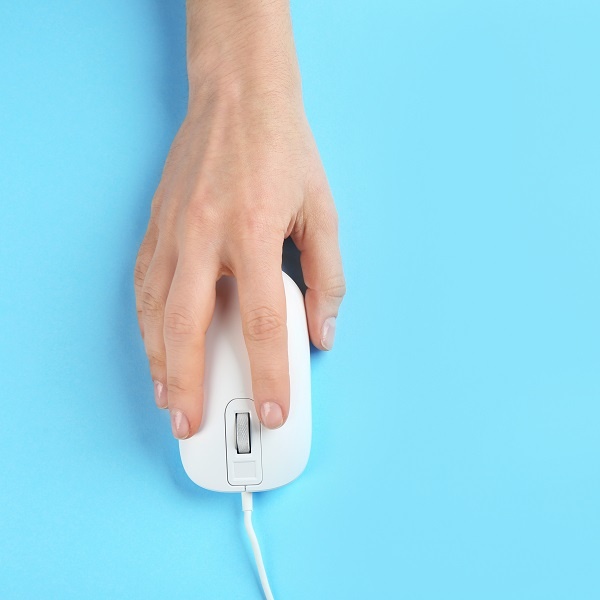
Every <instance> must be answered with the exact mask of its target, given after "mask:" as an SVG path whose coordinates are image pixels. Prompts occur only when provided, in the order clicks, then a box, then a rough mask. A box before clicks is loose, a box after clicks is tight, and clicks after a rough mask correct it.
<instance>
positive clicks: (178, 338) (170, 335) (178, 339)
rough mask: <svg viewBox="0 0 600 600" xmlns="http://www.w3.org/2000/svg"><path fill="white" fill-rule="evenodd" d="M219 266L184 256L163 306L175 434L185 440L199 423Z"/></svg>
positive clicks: (199, 257)
mask: <svg viewBox="0 0 600 600" xmlns="http://www.w3.org/2000/svg"><path fill="white" fill-rule="evenodd" d="M217 270H218V267H217V263H216V260H215V261H207V260H206V257H205V256H203V255H202V253H199V252H198V251H197V250H196V251H194V252H187V253H182V255H180V259H179V262H178V263H177V268H176V270H175V274H174V276H173V282H172V284H171V289H170V290H169V294H168V297H167V302H166V306H165V317H164V327H163V336H164V341H165V349H166V359H167V360H166V362H167V378H166V382H167V390H168V391H167V394H168V401H169V412H170V413H171V427H172V430H173V435H174V436H175V437H176V438H178V439H185V438H188V437H190V436H191V435H193V434H194V433H196V431H197V430H198V427H199V426H200V422H201V420H202V402H203V381H204V343H205V336H206V330H207V329H208V326H209V324H210V321H211V318H212V314H213V310H214V305H215V283H216V279H217Z"/></svg>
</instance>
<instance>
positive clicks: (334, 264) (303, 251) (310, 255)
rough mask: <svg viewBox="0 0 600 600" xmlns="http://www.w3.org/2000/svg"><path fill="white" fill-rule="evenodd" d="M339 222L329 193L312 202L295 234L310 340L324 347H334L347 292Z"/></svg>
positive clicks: (293, 236) (328, 348) (326, 348)
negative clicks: (337, 321)
mask: <svg viewBox="0 0 600 600" xmlns="http://www.w3.org/2000/svg"><path fill="white" fill-rule="evenodd" d="M337 222H338V221H337V212H336V210H335V206H334V204H333V199H332V198H331V196H330V195H329V194H327V195H326V196H325V197H324V200H321V199H319V200H318V201H317V202H312V203H310V204H309V205H308V208H307V212H306V217H305V220H304V222H303V223H302V227H301V228H300V229H299V230H298V231H296V232H294V234H293V235H292V238H293V240H294V243H295V244H296V246H297V247H298V250H300V263H301V265H302V273H303V276H304V282H305V283H306V286H307V290H306V296H305V304H306V317H307V320H308V331H309V334H310V339H311V341H312V343H313V344H314V345H315V346H316V347H317V348H320V349H321V350H331V349H332V348H333V342H334V338H335V326H336V318H337V315H338V311H339V308H340V304H341V303H342V299H343V298H344V294H345V293H346V283H345V279H344V270H343V267H342V257H341V255H340V247H339V242H338V224H337Z"/></svg>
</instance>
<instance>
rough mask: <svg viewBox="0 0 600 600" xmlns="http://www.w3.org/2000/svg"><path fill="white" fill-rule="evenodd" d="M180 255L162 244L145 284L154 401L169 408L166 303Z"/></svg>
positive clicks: (144, 318)
mask: <svg viewBox="0 0 600 600" xmlns="http://www.w3.org/2000/svg"><path fill="white" fill-rule="evenodd" d="M176 264H177V257H176V255H175V251H174V249H168V250H167V249H164V248H162V247H161V243H160V242H159V243H158V246H157V248H156V251H155V253H154V257H153V259H152V262H151V263H150V266H149V267H148V270H147V272H146V278H145V280H144V285H143V287H142V293H141V305H142V324H143V328H144V346H145V348H146V355H147V356H148V361H149V363H150V374H151V376H152V381H153V383H154V401H155V402H156V406H158V408H167V406H168V394H167V385H166V384H167V355H166V348H165V341H164V335H163V328H164V320H165V305H166V303H167V297H168V295H169V288H170V287H171V281H172V279H173V274H174V272H175V266H176Z"/></svg>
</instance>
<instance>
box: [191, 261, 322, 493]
mask: <svg viewBox="0 0 600 600" xmlns="http://www.w3.org/2000/svg"><path fill="white" fill-rule="evenodd" d="M282 277H283V284H284V288H285V297H286V306H287V329H288V356H289V370H290V411H289V416H288V419H287V421H286V422H285V423H284V424H283V426H282V427H280V428H279V429H273V430H272V429H267V428H266V427H263V425H262V424H261V422H260V421H259V419H258V416H257V413H256V409H255V407H254V401H253V399H252V398H253V396H252V379H251V376H250V361H249V359H248V353H247V351H246V345H245V342H244V336H243V333H242V320H241V317H240V307H239V301H238V293H237V285H236V281H235V278H233V277H222V278H221V279H220V280H219V281H218V282H217V288H216V304H215V311H214V315H213V318H212V321H211V324H210V327H209V329H208V331H207V334H206V352H205V375H204V412H203V418H202V423H201V425H200V428H199V430H198V432H197V433H196V434H195V435H193V436H192V437H190V438H188V439H186V440H181V441H180V442H179V451H180V455H181V460H182V463H183V467H184V469H185V471H186V473H187V475H188V476H189V477H190V479H191V480H192V481H193V482H194V483H196V484H198V485H199V486H201V487H203V488H205V489H207V490H213V491H217V492H244V491H248V492H251V491H265V490H271V489H274V488H277V487H280V486H283V485H286V484H287V483H289V482H290V481H292V480H293V479H295V478H296V477H298V476H299V475H300V474H301V473H302V471H303V470H304V468H305V466H306V464H307V462H308V457H309V454H310V445H311V434H312V421H311V387H310V346H309V337H308V327H307V323H306V312H305V308H304V297H303V295H302V292H301V291H300V289H299V288H298V286H297V285H296V284H295V283H294V282H293V281H292V279H291V278H290V277H289V276H288V275H286V274H285V273H282Z"/></svg>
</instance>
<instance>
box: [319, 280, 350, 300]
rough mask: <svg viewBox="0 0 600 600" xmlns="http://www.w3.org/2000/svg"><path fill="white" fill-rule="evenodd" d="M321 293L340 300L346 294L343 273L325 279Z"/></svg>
mask: <svg viewBox="0 0 600 600" xmlns="http://www.w3.org/2000/svg"><path fill="white" fill-rule="evenodd" d="M323 294H325V295H326V296H329V297H330V298H335V299H337V300H342V298H343V297H344V296H345V295H346V280H345V278H344V275H343V274H340V275H335V276H333V277H331V278H329V279H328V280H327V281H326V284H325V286H324V289H323Z"/></svg>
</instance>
